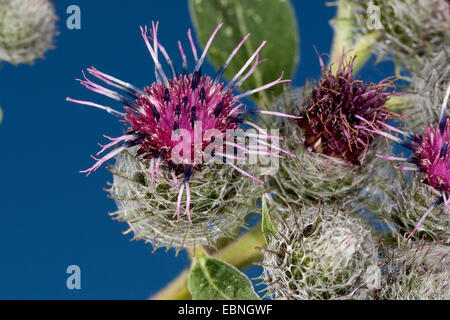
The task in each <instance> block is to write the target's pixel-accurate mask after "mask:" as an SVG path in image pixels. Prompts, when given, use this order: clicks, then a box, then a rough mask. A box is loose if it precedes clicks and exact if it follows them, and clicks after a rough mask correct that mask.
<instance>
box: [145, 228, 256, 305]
mask: <svg viewBox="0 0 450 320" xmlns="http://www.w3.org/2000/svg"><path fill="white" fill-rule="evenodd" d="M264 245H265V243H264V237H263V234H262V232H261V224H257V225H256V226H255V227H254V228H252V229H251V230H250V231H249V232H247V233H246V234H245V235H243V236H241V237H240V238H238V239H237V240H236V241H234V242H232V243H230V244H229V245H228V246H226V247H224V248H223V249H221V250H220V251H218V252H217V253H216V254H214V255H213V257H215V258H217V259H219V260H222V261H225V262H228V263H230V264H232V265H233V266H235V267H236V268H238V269H244V268H245V267H248V266H249V265H250V264H252V263H253V262H255V261H257V260H259V259H260V258H261V257H262V254H261V252H260V250H257V249H255V247H263V246H264ZM188 274H189V269H186V270H184V271H183V272H182V273H181V274H179V275H178V276H177V277H176V278H175V279H174V280H173V281H172V282H170V283H169V284H168V285H167V286H166V287H165V288H164V289H162V290H161V291H160V292H158V293H157V294H156V295H154V296H152V297H151V298H150V299H152V300H187V299H190V297H191V295H190V293H189V291H188V287H187V279H188Z"/></svg>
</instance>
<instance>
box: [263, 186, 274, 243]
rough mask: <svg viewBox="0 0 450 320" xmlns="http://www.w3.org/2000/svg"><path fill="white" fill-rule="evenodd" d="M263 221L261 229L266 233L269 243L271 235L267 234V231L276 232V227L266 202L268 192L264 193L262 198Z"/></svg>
mask: <svg viewBox="0 0 450 320" xmlns="http://www.w3.org/2000/svg"><path fill="white" fill-rule="evenodd" d="M261 202H262V205H261V206H262V222H261V231H262V232H263V234H264V239H265V240H266V243H267V244H269V241H270V237H269V236H268V235H267V233H269V232H270V233H273V234H275V233H276V230H275V228H274V227H273V223H272V219H271V218H270V214H269V209H268V208H267V202H266V194H263V196H262V199H261Z"/></svg>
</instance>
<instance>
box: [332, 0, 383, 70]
mask: <svg viewBox="0 0 450 320" xmlns="http://www.w3.org/2000/svg"><path fill="white" fill-rule="evenodd" d="M337 6H338V9H337V15H336V18H335V20H336V25H335V30H334V38H333V45H332V49H331V57H330V62H329V66H330V67H331V69H332V71H333V72H336V71H337V68H338V67H339V63H340V61H341V58H342V54H343V53H344V52H346V51H348V50H353V51H354V53H356V54H357V55H358V58H357V59H356V60H355V63H354V66H353V72H354V74H356V73H357V72H358V71H359V70H360V69H361V68H362V67H363V66H364V65H365V64H366V62H367V61H368V60H369V58H370V56H371V55H372V53H373V50H374V45H375V43H376V41H377V40H378V36H379V34H378V33H376V32H372V33H369V34H366V35H363V36H360V37H359V39H358V40H357V41H356V43H355V42H354V41H353V33H354V21H353V20H354V19H353V17H352V6H351V5H350V4H349V3H348V0H338V2H337ZM347 59H351V56H348V57H347ZM345 62H346V63H347V62H348V61H345Z"/></svg>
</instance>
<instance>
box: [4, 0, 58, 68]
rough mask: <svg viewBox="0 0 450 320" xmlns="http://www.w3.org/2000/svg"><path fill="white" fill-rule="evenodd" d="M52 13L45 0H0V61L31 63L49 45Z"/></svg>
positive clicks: (51, 8)
mask: <svg viewBox="0 0 450 320" xmlns="http://www.w3.org/2000/svg"><path fill="white" fill-rule="evenodd" d="M56 19H57V18H56V14H55V8H54V6H53V4H52V3H51V2H50V1H48V0H0V61H7V62H10V63H13V64H19V63H32V62H33V61H34V60H36V59H38V58H42V57H43V55H44V53H45V52H46V51H47V50H49V49H51V48H53V38H54V36H55V34H56V26H55V23H56Z"/></svg>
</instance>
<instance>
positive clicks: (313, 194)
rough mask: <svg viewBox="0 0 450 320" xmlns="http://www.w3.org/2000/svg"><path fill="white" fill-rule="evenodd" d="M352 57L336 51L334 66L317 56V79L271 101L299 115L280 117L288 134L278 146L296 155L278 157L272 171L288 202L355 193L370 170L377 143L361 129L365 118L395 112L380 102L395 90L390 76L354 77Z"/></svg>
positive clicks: (374, 118) (369, 119)
mask: <svg viewBox="0 0 450 320" xmlns="http://www.w3.org/2000/svg"><path fill="white" fill-rule="evenodd" d="M355 59H356V56H353V57H352V58H351V59H347V56H346V55H345V54H343V55H341V60H340V62H339V66H338V69H337V71H335V72H334V71H332V68H331V67H330V68H326V67H325V65H324V62H323V60H322V58H321V57H320V56H319V63H320V67H321V70H322V77H321V79H320V80H318V81H317V82H316V83H309V84H307V85H306V86H305V87H304V88H303V90H302V95H301V96H300V97H299V94H293V95H290V96H289V95H286V97H285V99H284V100H281V99H280V100H279V101H278V102H277V103H275V104H274V108H278V109H279V110H280V111H283V112H295V113H297V114H298V116H299V119H297V120H295V122H294V121H289V120H287V121H284V123H283V125H285V126H286V128H285V129H284V130H285V131H283V135H286V136H287V137H288V138H287V139H286V141H283V143H284V144H283V146H284V148H286V149H288V150H290V151H292V152H293V153H294V154H295V155H296V157H295V158H292V159H286V160H285V161H282V162H281V164H280V170H279V172H278V175H277V176H276V177H275V180H276V182H277V184H278V186H279V190H280V191H279V195H281V196H283V197H285V198H287V199H290V202H294V203H297V204H301V203H302V202H304V201H309V200H311V201H313V202H315V201H327V202H333V201H336V200H340V201H341V200H342V201H346V200H348V199H349V198H351V197H354V196H355V194H356V193H357V192H358V190H359V189H360V188H361V186H362V185H363V184H364V183H365V182H367V179H368V178H370V176H371V171H372V170H374V164H373V163H374V158H375V157H374V152H373V149H374V148H376V147H377V145H376V141H375V135H374V134H372V133H370V132H368V131H367V130H365V129H366V128H368V127H370V126H369V124H368V123H377V122H380V121H387V120H389V119H394V118H398V117H399V116H398V115H396V114H394V113H393V112H391V111H389V110H387V109H386V108H385V104H386V103H387V101H388V100H389V98H390V96H391V95H392V94H393V93H394V84H393V79H390V78H388V79H386V80H383V81H380V82H378V83H371V82H364V81H362V80H359V79H355V78H354V75H353V63H354V60H355ZM294 110H295V111H294ZM288 132H290V134H289V133H288ZM298 173H301V174H298ZM269 178H270V177H269Z"/></svg>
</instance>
